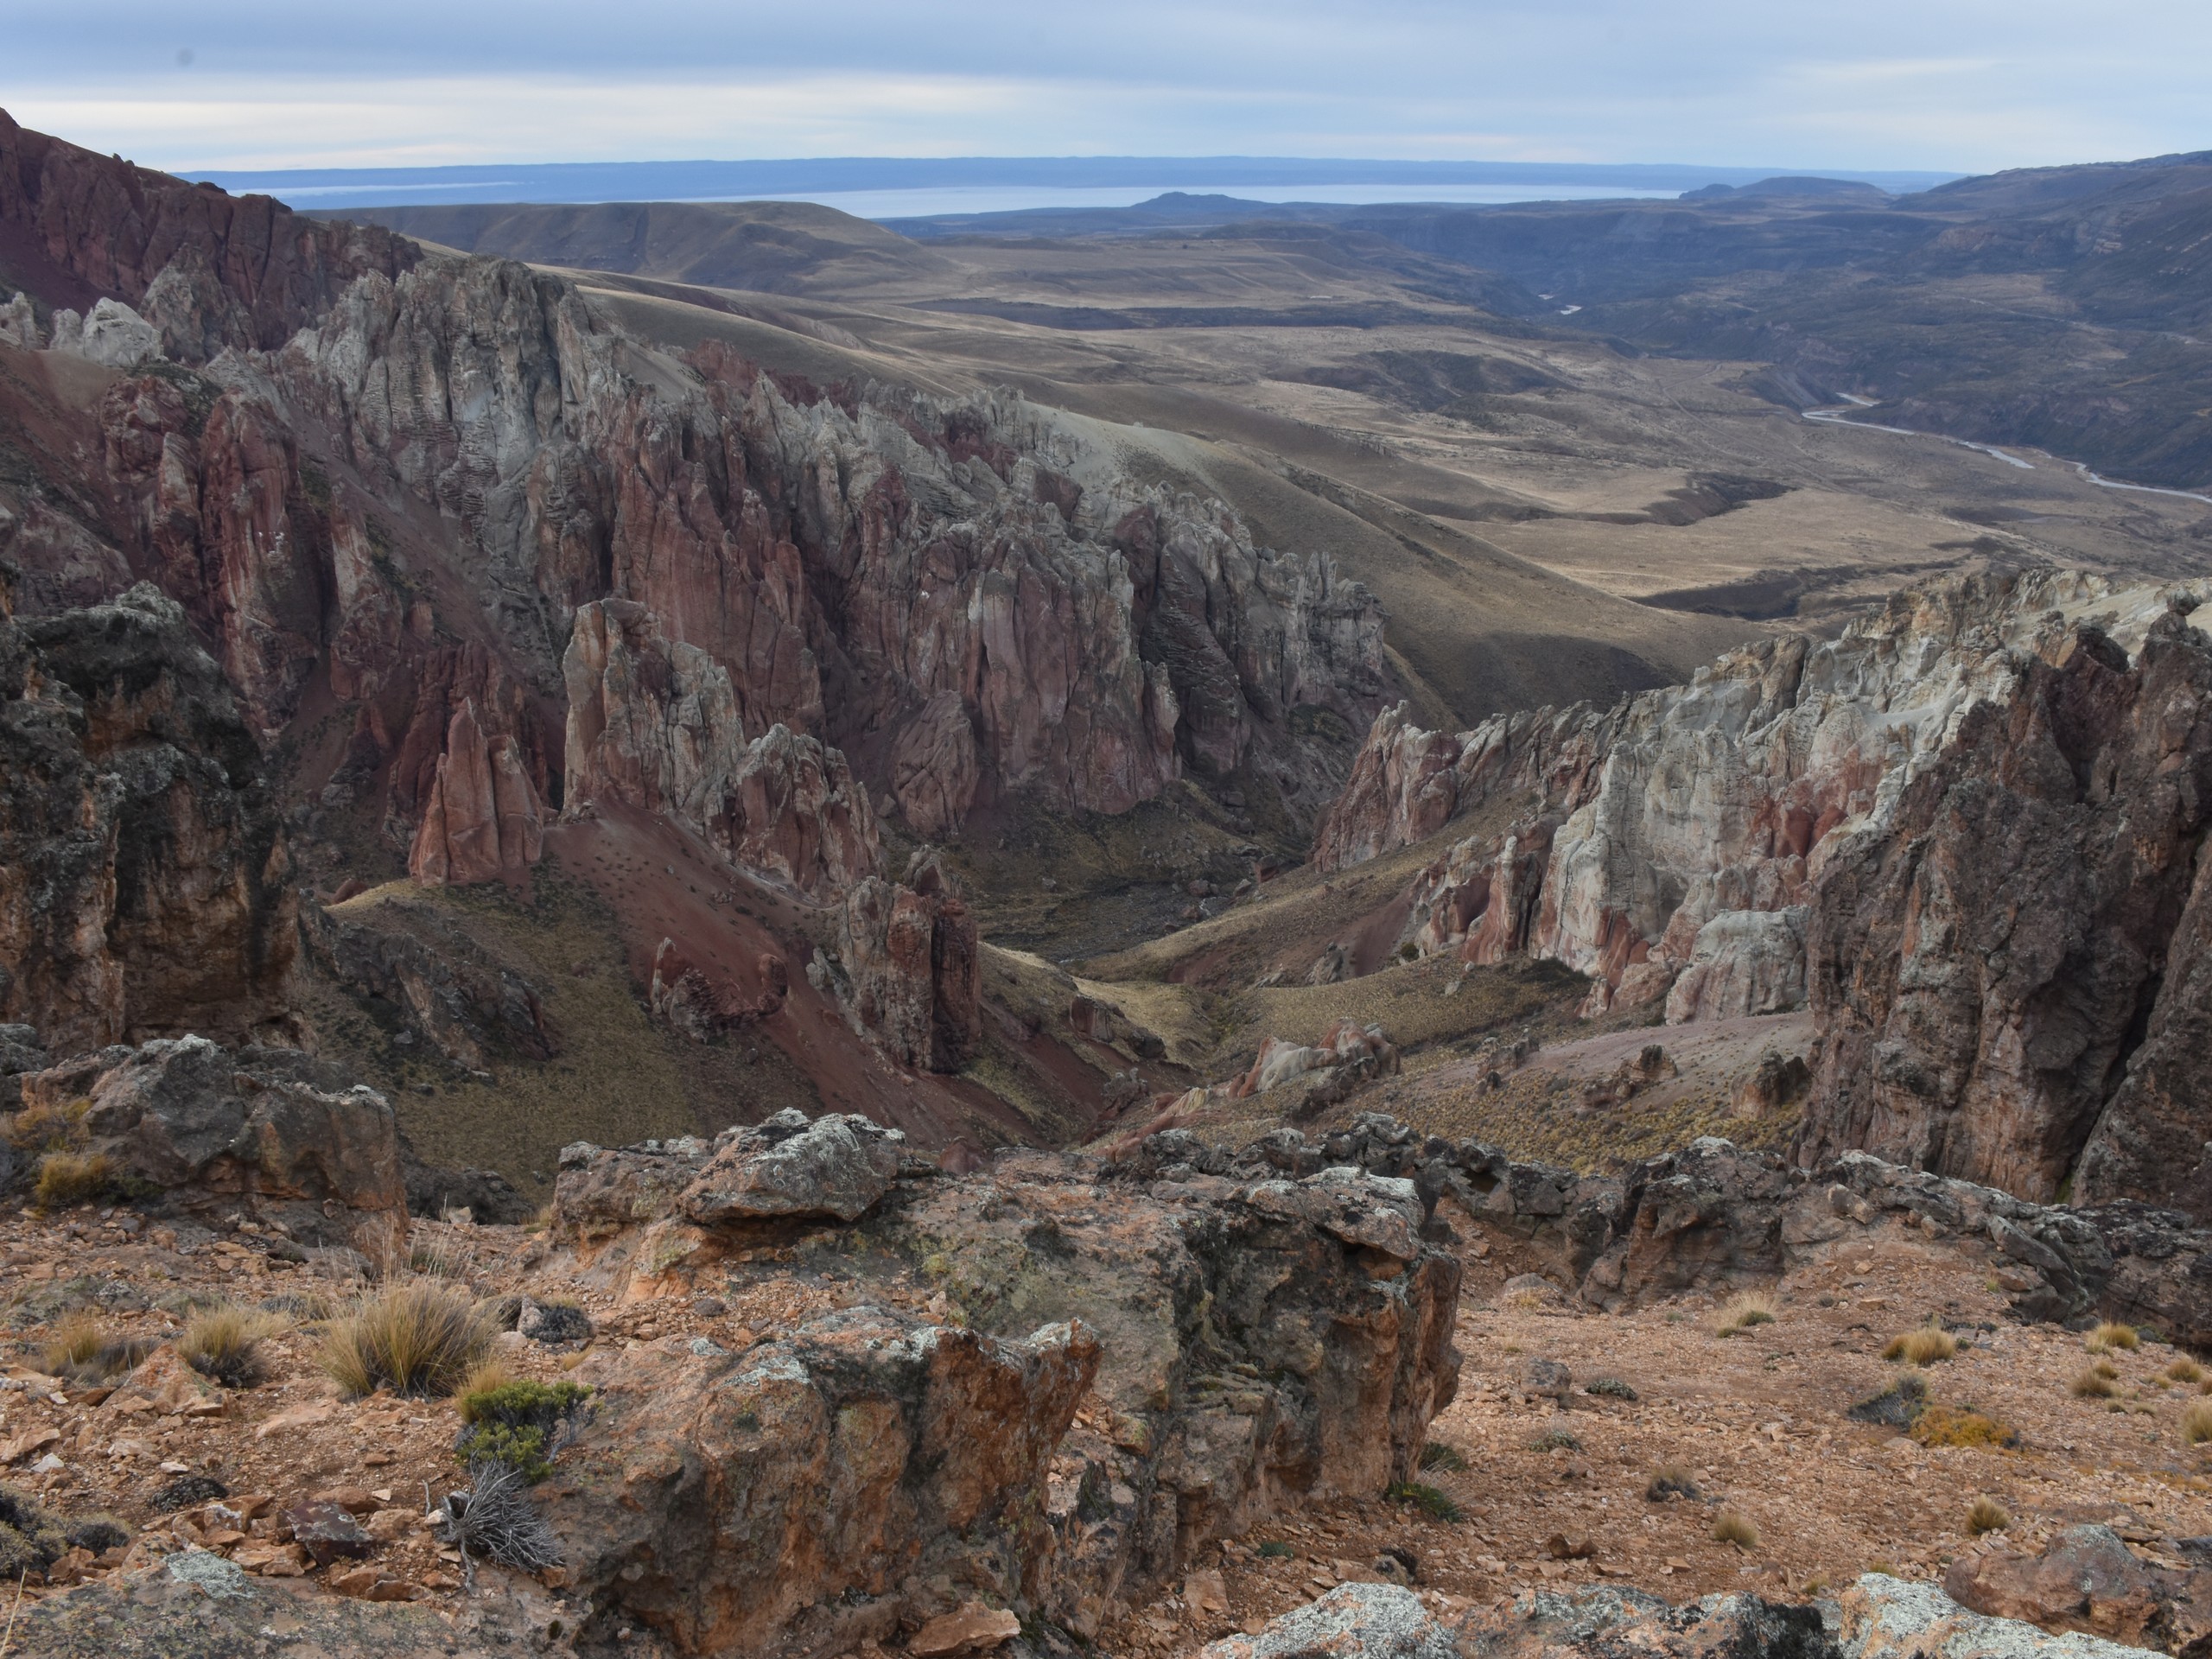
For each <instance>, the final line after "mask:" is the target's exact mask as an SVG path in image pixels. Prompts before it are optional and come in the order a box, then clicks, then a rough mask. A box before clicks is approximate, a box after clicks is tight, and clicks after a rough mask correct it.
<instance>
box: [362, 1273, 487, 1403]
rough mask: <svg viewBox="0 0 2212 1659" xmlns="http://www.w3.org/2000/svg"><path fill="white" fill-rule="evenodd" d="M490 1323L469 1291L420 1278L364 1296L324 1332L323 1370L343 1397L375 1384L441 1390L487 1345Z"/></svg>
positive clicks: (456, 1382)
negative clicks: (469, 1297) (343, 1316)
mask: <svg viewBox="0 0 2212 1659" xmlns="http://www.w3.org/2000/svg"><path fill="white" fill-rule="evenodd" d="M491 1343H492V1331H491V1323H490V1321H489V1320H487V1319H485V1318H484V1317H483V1315H482V1314H481V1313H479V1312H478V1311H477V1307H476V1305H475V1303H474V1302H473V1301H471V1300H469V1299H468V1297H467V1294H464V1293H463V1292H461V1291H459V1290H456V1289H454V1288H453V1287H451V1286H448V1285H442V1284H436V1283H433V1282H429V1281H416V1282H413V1283H407V1284H399V1285H395V1286H392V1287H390V1288H388V1289H385V1290H383V1291H380V1292H378V1294H375V1295H372V1296H369V1297H366V1298H365V1299H364V1300H362V1301H361V1302H360V1303H359V1305H358V1306H355V1308H354V1309H353V1312H352V1313H349V1314H347V1315H346V1317H345V1318H344V1319H334V1320H333V1321H332V1322H331V1325H330V1327H329V1329H328V1330H327V1331H326V1332H324V1333H323V1339H322V1368H323V1370H325V1371H327V1372H328V1373H329V1375H330V1377H331V1380H332V1381H333V1382H334V1383H337V1384H338V1386H339V1387H340V1389H343V1390H344V1391H345V1392H346V1394H347V1395H351V1396H353V1397H354V1398H357V1399H358V1398H359V1396H360V1395H365V1394H373V1393H375V1392H376V1390H377V1389H391V1391H392V1392H393V1393H394V1394H411V1395H449V1394H451V1393H452V1392H453V1391H454V1389H456V1388H458V1387H460V1386H461V1380H462V1379H463V1378H464V1377H466V1376H467V1375H468V1372H469V1369H470V1368H471V1367H472V1366H474V1364H475V1363H476V1362H477V1361H478V1360H480V1359H481V1358H482V1357H484V1351H485V1350H486V1348H488V1347H490V1346H491Z"/></svg>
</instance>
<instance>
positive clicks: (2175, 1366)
mask: <svg viewBox="0 0 2212 1659" xmlns="http://www.w3.org/2000/svg"><path fill="white" fill-rule="evenodd" d="M2166 1380H2167V1381H2168V1382H2170V1383H2187V1384H2190V1385H2191V1386H2194V1385H2195V1384H2196V1383H2202V1381H2203V1380H2204V1368H2203V1367H2202V1365H2200V1364H2198V1363H2196V1361H2195V1360H2193V1359H2191V1358H2190V1357H2189V1356H2188V1355H2187V1354H2183V1355H2182V1356H2181V1357H2179V1358H2177V1359H2176V1360H2175V1361H2174V1363H2172V1364H2171V1365H2169V1366H2167V1367H2166Z"/></svg>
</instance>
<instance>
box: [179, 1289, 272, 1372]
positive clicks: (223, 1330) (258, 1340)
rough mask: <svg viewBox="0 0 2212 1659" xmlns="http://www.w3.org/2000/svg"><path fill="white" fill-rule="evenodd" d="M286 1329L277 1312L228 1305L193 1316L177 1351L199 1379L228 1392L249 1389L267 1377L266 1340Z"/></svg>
mask: <svg viewBox="0 0 2212 1659" xmlns="http://www.w3.org/2000/svg"><path fill="white" fill-rule="evenodd" d="M283 1328H284V1322H283V1319H279V1318H277V1315H275V1314H274V1313H263V1312H262V1311H261V1310H260V1309H259V1308H249V1307H234V1306H230V1305H229V1304H227V1303H226V1304H224V1305H222V1306H217V1307H211V1308H207V1309H206V1310H204V1311H203V1312H201V1313H195V1314H194V1315H193V1316H192V1318H191V1319H189V1320H188V1321H187V1322H186V1325H185V1327H184V1334H183V1335H182V1336H181V1337H179V1338H177V1342H176V1351H177V1352H178V1353H180V1354H181V1355H182V1356H183V1357H184V1363H186V1364H188V1365H189V1366H191V1367H192V1369H193V1370H195V1371H197V1372H199V1373H200V1376H204V1377H207V1378H208V1379H210V1380H211V1381H213V1382H216V1383H221V1384H222V1385H223V1386H224V1387H225V1388H226V1389H250V1388H251V1387H252V1386H253V1385H254V1384H255V1383H258V1382H260V1381H262V1379H263V1378H264V1376H267V1375H268V1370H267V1367H266V1365H265V1364H264V1363H263V1359H262V1355H261V1344H262V1343H263V1341H264V1339H266V1338H270V1337H273V1336H275V1335H276V1334H277V1332H280V1331H282V1330H283Z"/></svg>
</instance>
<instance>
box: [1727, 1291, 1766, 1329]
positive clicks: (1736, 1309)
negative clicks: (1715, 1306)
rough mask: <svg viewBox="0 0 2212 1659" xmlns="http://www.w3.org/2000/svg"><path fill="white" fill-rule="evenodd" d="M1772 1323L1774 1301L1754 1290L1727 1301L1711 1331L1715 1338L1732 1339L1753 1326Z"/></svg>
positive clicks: (1741, 1292)
mask: <svg viewBox="0 0 2212 1659" xmlns="http://www.w3.org/2000/svg"><path fill="white" fill-rule="evenodd" d="M1773 1323H1774V1299H1773V1298H1772V1297H1770V1296H1765V1295H1762V1294H1760V1293H1759V1292H1758V1291H1756V1290H1743V1291H1738V1292H1737V1293H1736V1294H1734V1295H1733V1296H1731V1297H1730V1298H1729V1299H1728V1300H1727V1304H1726V1306H1723V1307H1722V1308H1721V1310H1720V1317H1719V1319H1717V1320H1716V1321H1715V1322H1714V1324H1713V1334H1714V1335H1716V1336H1722V1337H1732V1336H1734V1335H1735V1334H1736V1332H1738V1331H1748V1330H1750V1329H1751V1327H1752V1326H1753V1325H1772V1324H1773Z"/></svg>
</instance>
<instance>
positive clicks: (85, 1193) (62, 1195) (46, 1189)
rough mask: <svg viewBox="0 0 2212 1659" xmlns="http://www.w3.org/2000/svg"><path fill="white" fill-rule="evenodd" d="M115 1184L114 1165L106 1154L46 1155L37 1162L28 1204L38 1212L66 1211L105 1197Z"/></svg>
mask: <svg viewBox="0 0 2212 1659" xmlns="http://www.w3.org/2000/svg"><path fill="white" fill-rule="evenodd" d="M114 1185H115V1166H113V1165H112V1164H111V1163H110V1162H109V1161H108V1156H107V1154H105V1153H104V1152H93V1153H82V1152H49V1153H48V1154H46V1156H45V1157H43V1158H41V1159H40V1160H39V1164H38V1185H36V1186H35V1187H33V1188H32V1189H31V1203H32V1204H33V1205H35V1206H36V1207H37V1208H38V1209H41V1210H67V1209H68V1208H70V1207H71V1206H72V1205H79V1204H90V1203H91V1202H92V1200H93V1199H95V1198H104V1197H105V1196H106V1195H107V1193H108V1192H109V1190H110V1189H111V1188H112V1187H113V1186H114Z"/></svg>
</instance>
